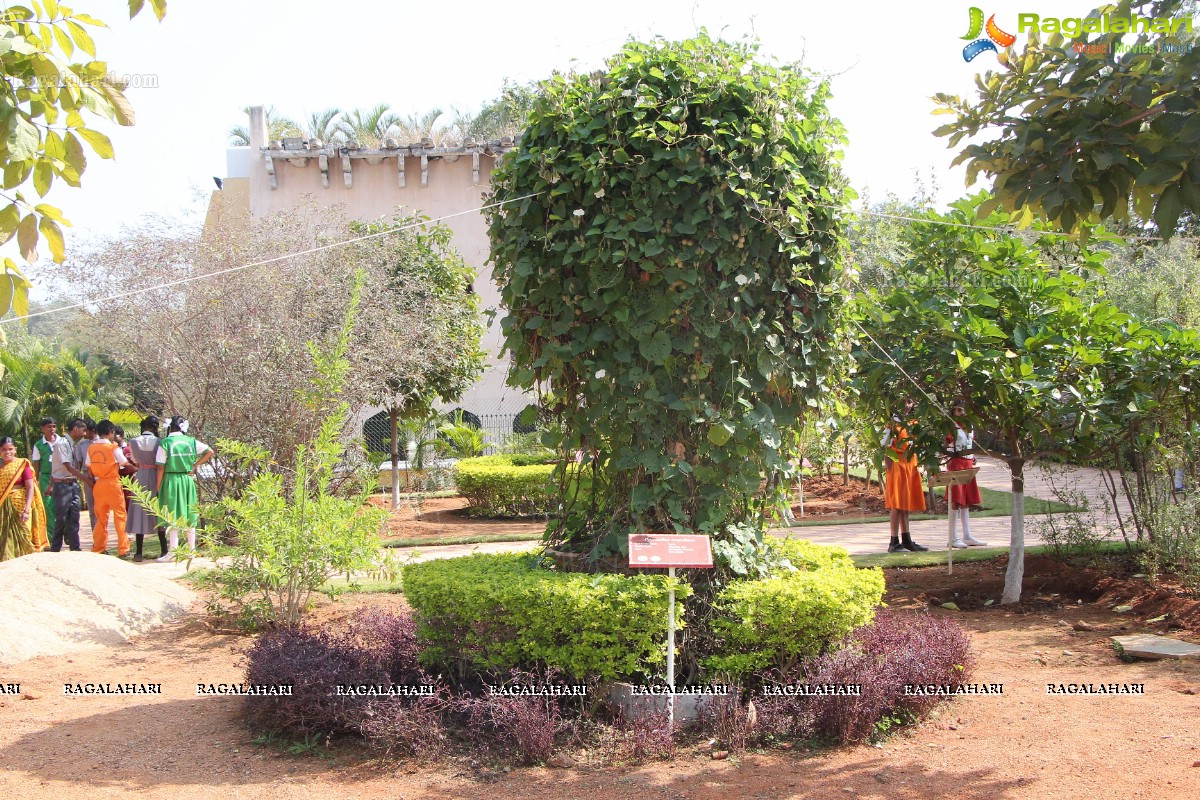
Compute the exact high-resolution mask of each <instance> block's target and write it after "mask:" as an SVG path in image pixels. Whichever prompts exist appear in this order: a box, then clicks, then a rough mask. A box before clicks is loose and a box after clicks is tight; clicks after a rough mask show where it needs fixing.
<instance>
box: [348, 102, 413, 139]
mask: <svg viewBox="0 0 1200 800" xmlns="http://www.w3.org/2000/svg"><path fill="white" fill-rule="evenodd" d="M399 124H400V118H399V117H397V116H396V115H395V114H393V113H392V112H391V109H390V108H389V107H388V105H387V104H386V103H380V104H379V105H377V106H375V107H374V108H368V109H361V108H356V109H354V110H353V111H347V112H345V113H343V114H342V118H341V120H340V121H339V122H338V125H337V132H338V133H339V134H340V135H341V138H342V139H343V140H345V141H348V142H358V143H359V144H361V145H362V146H364V147H377V146H379V143H380V142H382V141H383V140H384V138H386V137H387V136H388V134H389V133H391V132H393V130H394V129H395V128H396V127H397V126H398V125H399Z"/></svg>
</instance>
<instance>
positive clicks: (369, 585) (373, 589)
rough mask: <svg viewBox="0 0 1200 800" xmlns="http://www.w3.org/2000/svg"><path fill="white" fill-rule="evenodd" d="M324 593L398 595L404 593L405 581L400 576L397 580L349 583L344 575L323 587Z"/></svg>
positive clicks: (367, 580) (359, 580)
mask: <svg viewBox="0 0 1200 800" xmlns="http://www.w3.org/2000/svg"><path fill="white" fill-rule="evenodd" d="M321 588H322V590H323V591H329V592H333V594H335V595H341V594H397V593H399V592H402V591H404V584H403V581H402V580H401V578H400V577H399V576H397V577H396V579H395V580H390V581H389V580H380V579H376V578H359V579H358V580H355V581H348V580H346V577H345V576H344V575H339V576H338V577H336V578H331V579H330V580H328V581H326V582H325V585H324V586H323V587H321Z"/></svg>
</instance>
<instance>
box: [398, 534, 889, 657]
mask: <svg viewBox="0 0 1200 800" xmlns="http://www.w3.org/2000/svg"><path fill="white" fill-rule="evenodd" d="M777 546H778V547H779V548H780V549H781V550H782V551H783V555H784V556H786V558H787V559H788V561H790V562H791V564H792V566H793V567H794V568H795V570H794V571H791V570H789V571H787V572H784V573H781V574H780V575H779V576H777V577H773V578H769V579H766V580H756V581H736V582H734V583H731V584H729V585H728V586H726V587H725V588H724V589H722V590H721V591H720V593H719V594H718V595H717V598H716V602H715V611H716V616H715V619H714V621H713V630H714V632H715V633H716V634H717V636H718V640H719V641H720V651H719V652H717V653H713V654H707V657H706V658H704V659H703V660H702V662H701V663H702V664H703V665H704V667H705V668H706V669H707V670H709V671H710V672H711V673H713V674H723V675H730V676H733V677H735V678H736V677H741V676H744V675H748V674H750V673H755V672H760V671H762V670H765V669H770V668H775V669H779V670H786V669H789V668H791V667H793V666H794V665H795V664H796V662H797V661H798V660H800V659H803V658H808V657H811V656H816V655H818V654H820V653H821V652H822V651H824V650H825V649H826V648H827V647H829V646H830V645H832V644H833V643H834V642H836V641H838V640H840V639H842V638H843V637H844V636H846V635H847V634H848V633H849V632H850V631H851V630H852V629H854V628H855V627H857V626H859V625H863V624H866V623H868V622H870V621H871V618H872V616H873V613H874V608H875V606H877V605H878V604H879V602H880V599H881V598H882V596H883V574H882V572H880V571H879V570H878V569H871V570H860V569H857V568H855V566H854V564H853V562H852V561H851V560H850V557H849V555H848V554H847V553H846V551H844V550H842V549H841V548H828V547H822V546H819V545H814V544H811V543H809V542H781V543H779V545H777ZM681 589H682V590H681V591H680V592H679V593H678V594H677V596H678V597H680V598H682V597H683V596H684V594H685V593H690V590H688V589H687V588H686V586H684V585H681ZM404 593H405V595H406V596H407V598H408V601H409V603H410V605H412V607H413V609H414V610H415V613H416V617H417V622H418V632H417V635H418V638H419V640H420V641H421V643H422V646H423V648H424V650H423V652H422V663H425V664H427V665H428V666H431V667H438V668H441V669H448V670H451V671H452V672H453V673H454V674H456V675H458V676H460V677H464V676H466V675H468V674H470V673H471V672H473V671H475V670H501V671H503V670H509V669H518V668H531V667H536V666H546V667H550V668H553V669H557V670H559V671H561V672H562V673H564V674H565V675H568V676H570V677H572V678H575V679H599V680H605V681H610V680H616V679H627V678H635V677H649V676H650V675H653V674H655V673H656V672H657V671H658V670H657V669H656V667H658V666H659V665H661V664H662V663H663V662H664V661H665V659H666V653H665V652H664V649H665V648H664V647H663V633H664V620H665V618H666V613H667V578H666V577H665V576H662V575H646V574H642V575H633V576H628V575H589V574H581V573H563V572H555V571H551V570H547V569H543V568H541V567H540V566H538V563H537V559H536V558H535V557H533V556H527V555H474V556H468V557H465V558H455V559H445V560H438V561H430V562H425V563H420V564H411V565H409V566H407V567H405V568H404ZM680 617H682V614H681V615H680Z"/></svg>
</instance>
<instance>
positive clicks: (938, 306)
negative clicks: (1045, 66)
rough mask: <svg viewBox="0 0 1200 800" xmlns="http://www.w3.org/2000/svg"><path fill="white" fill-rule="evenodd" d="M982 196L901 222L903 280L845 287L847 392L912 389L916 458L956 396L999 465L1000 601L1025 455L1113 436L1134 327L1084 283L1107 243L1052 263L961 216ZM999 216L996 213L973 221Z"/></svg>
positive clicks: (1012, 584) (872, 402)
mask: <svg viewBox="0 0 1200 800" xmlns="http://www.w3.org/2000/svg"><path fill="white" fill-rule="evenodd" d="M987 199H988V198H987V196H986V195H980V196H977V197H975V198H972V199H970V200H964V201H960V202H959V203H956V204H955V206H954V209H953V211H952V212H951V213H949V214H946V215H935V214H932V213H931V214H929V223H927V224H922V223H914V224H913V225H912V226H911V228H910V231H909V235H908V238H909V248H908V249H909V251H910V252H911V254H912V255H911V257H910V260H909V261H908V262H907V263H906V264H905V265H904V268H903V271H904V272H905V274H906V280H905V281H904V283H903V285H899V286H894V287H889V288H887V289H885V290H883V291H879V290H875V289H872V290H870V291H869V292H867V293H866V294H864V295H862V296H860V297H859V298H857V299H856V302H855V305H854V309H853V318H854V319H855V320H856V322H857V325H858V326H860V331H861V333H862V335H860V336H859V337H858V339H857V342H856V343H855V346H854V357H855V359H856V360H857V361H858V364H859V373H858V377H857V379H856V383H857V384H858V393H857V395H856V396H857V397H858V399H859V401H860V402H861V403H862V404H863V405H864V407H865V409H866V412H867V413H869V414H871V415H873V416H874V417H875V418H876V419H879V420H881V421H882V420H888V419H890V418H891V417H892V415H893V414H895V413H896V412H897V411H898V410H899V409H900V407H901V403H902V401H903V399H904V398H906V397H911V398H913V400H914V401H916V404H917V405H916V408H915V409H914V412H913V415H912V416H913V418H914V419H915V420H916V424H914V425H910V426H909V433H910V436H911V437H912V440H913V447H914V448H915V451H916V452H917V453H918V455H919V456H921V457H922V460H923V461H924V462H926V463H927V464H930V465H936V464H937V460H938V457H939V455H940V454H941V453H942V452H943V451H942V445H943V437H944V436H945V434H946V433H947V431H949V430H952V426H953V424H954V422H953V421H952V420H951V419H950V417H949V416H948V413H947V409H948V407H949V406H950V404H951V403H952V402H953V401H954V400H955V398H959V397H964V398H966V407H967V411H968V417H969V419H970V421H971V423H972V424H973V425H974V427H975V428H976V430H977V432H978V433H979V434H980V435H979V436H977V439H976V441H977V442H988V441H991V442H992V444H990V445H989V446H987V447H982V446H981V447H979V450H978V451H979V452H982V453H985V454H987V455H990V456H993V457H995V458H998V459H1000V460H1002V461H1004V462H1005V463H1006V464H1007V465H1008V467H1009V469H1010V471H1011V473H1012V497H1013V500H1012V527H1011V543H1010V548H1009V564H1008V571H1007V573H1006V576H1005V584H1004V594H1003V598H1002V602H1005V603H1013V602H1017V601H1019V600H1020V596H1021V582H1022V578H1023V574H1024V554H1025V544H1024V491H1025V487H1024V478H1025V465H1026V464H1027V463H1029V462H1030V461H1034V460H1037V459H1038V458H1042V457H1045V456H1048V455H1056V456H1060V457H1064V458H1074V459H1079V458H1087V457H1091V456H1094V455H1096V454H1097V453H1098V452H1100V450H1101V449H1102V448H1105V447H1111V446H1112V445H1113V443H1114V442H1115V441H1116V439H1117V436H1118V434H1119V432H1120V430H1121V429H1122V428H1123V426H1126V425H1127V424H1128V410H1129V409H1128V405H1129V403H1130V402H1132V401H1134V400H1135V397H1134V394H1133V392H1134V387H1135V385H1136V381H1135V380H1134V379H1133V374H1132V372H1133V370H1132V369H1131V367H1130V364H1131V363H1132V362H1131V361H1130V360H1128V359H1127V358H1126V357H1125V355H1123V354H1124V353H1125V352H1126V351H1127V349H1128V348H1130V347H1135V346H1137V342H1138V341H1139V338H1138V337H1137V336H1135V335H1133V334H1132V333H1131V331H1130V320H1129V318H1128V317H1127V316H1126V315H1125V314H1123V313H1121V312H1120V311H1119V310H1118V309H1117V308H1115V307H1114V306H1112V305H1110V304H1108V303H1105V302H1101V301H1098V300H1096V299H1095V298H1094V293H1093V292H1091V291H1090V289H1089V287H1088V285H1087V284H1088V279H1089V277H1091V276H1092V275H1095V274H1097V273H1098V272H1099V271H1101V270H1102V264H1103V260H1104V258H1105V256H1106V255H1107V254H1105V253H1100V252H1091V251H1088V250H1086V249H1081V250H1080V251H1079V260H1078V262H1077V263H1076V264H1075V265H1073V266H1072V268H1070V269H1066V268H1063V269H1056V268H1054V267H1053V266H1052V265H1051V264H1050V263H1049V262H1048V261H1047V259H1046V258H1045V256H1044V253H1045V252H1046V251H1047V250H1048V249H1049V245H1047V244H1042V245H1041V246H1039V243H1037V242H1031V243H1027V242H1025V241H1023V240H1022V239H1020V238H1018V237H1014V236H1009V235H1007V234H1005V233H1003V232H1002V231H982V230H979V229H976V228H971V227H967V226H966V225H965V224H963V223H964V221H966V220H974V219H975V218H976V216H977V214H978V209H979V206H980V205H982V204H984V203H986V202H987ZM1006 219H1007V215H1004V214H1001V213H999V212H996V213H993V214H992V215H991V216H988V217H985V218H984V224H985V225H995V226H999V225H1000V224H1002V223H1003V222H1004V221H1005V220H1006ZM939 223H951V224H939ZM1143 366H1145V365H1143Z"/></svg>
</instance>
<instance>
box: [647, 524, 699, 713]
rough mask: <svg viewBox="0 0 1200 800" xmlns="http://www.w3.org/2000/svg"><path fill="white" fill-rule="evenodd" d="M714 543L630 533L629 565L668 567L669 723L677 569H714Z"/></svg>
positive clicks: (672, 535) (680, 536) (672, 697)
mask: <svg viewBox="0 0 1200 800" xmlns="http://www.w3.org/2000/svg"><path fill="white" fill-rule="evenodd" d="M712 565H713V560H712V540H711V539H710V538H709V537H708V536H701V535H688V534H681V533H631V534H629V566H630V567H632V568H638V569H661V568H663V567H666V568H667V577H668V578H669V579H670V582H671V583H670V586H669V587H668V589H667V689H668V693H667V697H668V705H667V720H668V723H669V724H670V725H672V726H674V724H675V568H676V567H683V568H686V569H712Z"/></svg>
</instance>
